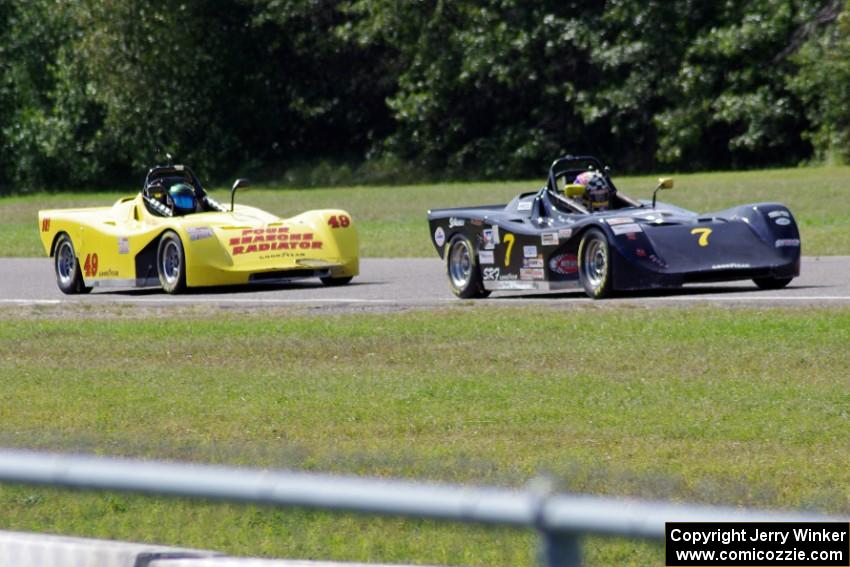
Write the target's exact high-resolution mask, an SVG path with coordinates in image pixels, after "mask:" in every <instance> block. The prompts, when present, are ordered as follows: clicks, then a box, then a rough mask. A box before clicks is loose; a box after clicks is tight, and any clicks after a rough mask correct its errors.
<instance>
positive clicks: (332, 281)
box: [319, 276, 354, 286]
mask: <svg viewBox="0 0 850 567" xmlns="http://www.w3.org/2000/svg"><path fill="white" fill-rule="evenodd" d="M353 277H354V276H345V277H343V278H334V277H331V276H328V277H326V278H319V279H320V280H322V283H323V284H325V285H327V286H337V285H345V284H347V283H349V282H350V281H351V279H352V278H353Z"/></svg>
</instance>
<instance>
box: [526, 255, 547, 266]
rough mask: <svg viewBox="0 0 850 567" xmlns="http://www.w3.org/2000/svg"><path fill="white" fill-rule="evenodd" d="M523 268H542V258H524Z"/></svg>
mask: <svg viewBox="0 0 850 567" xmlns="http://www.w3.org/2000/svg"><path fill="white" fill-rule="evenodd" d="M522 267H523V268H542V267H543V256H537V258H525V259H523V261H522Z"/></svg>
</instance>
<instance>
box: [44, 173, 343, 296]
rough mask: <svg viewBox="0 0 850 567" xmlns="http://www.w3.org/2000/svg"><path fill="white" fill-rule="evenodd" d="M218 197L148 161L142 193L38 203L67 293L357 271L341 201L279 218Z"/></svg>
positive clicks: (327, 279) (331, 278)
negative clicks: (93, 203)
mask: <svg viewBox="0 0 850 567" xmlns="http://www.w3.org/2000/svg"><path fill="white" fill-rule="evenodd" d="M246 185H247V181H246V180H244V179H239V180H237V181H236V182H235V183H234V184H233V188H232V189H231V192H230V195H231V197H230V206H229V207H225V206H222V205H221V204H219V203H217V202H216V201H215V200H214V199H213V198H212V197H210V196H209V195H208V194H207V192H206V191H205V190H204V188H203V187H202V185H201V183H200V181H198V178H197V176H196V175H195V174H194V172H192V170H191V169H190V168H189V167H187V166H183V165H162V166H156V167H153V168H151V169H150V171H148V174H147V176H146V178H145V183H144V186H143V188H142V191H141V193H139V194H138V195H136V196H135V197H125V198H123V199H119V200H118V201H117V202H116V203H115V204H114V205H112V206H111V207H96V208H85V209H54V210H44V211H39V213H38V224H39V230H40V231H41V233H40V234H41V242H42V244H43V245H44V250H45V252H46V253H47V254H48V255H49V256H51V257H52V258H53V259H54V267H55V269H56V282H57V284H58V285H59V289H61V290H62V291H63V292H64V293H69V294H73V293H88V292H90V291H91V290H92V288H94V287H101V286H115V287H153V286H161V287H162V289H164V290H165V291H166V292H168V293H178V292H181V291H183V290H185V289H186V288H189V287H202V286H222V285H238V284H247V283H251V282H285V281H290V280H295V279H302V278H313V277H317V278H319V279H320V280H321V281H322V282H323V283H324V284H326V285H342V284H346V283H348V282H350V281H351V278H353V277H354V276H356V275H357V274H358V272H359V255H358V242H357V231H356V229H355V227H354V222H353V221H352V219H351V215H349V214H348V213H347V212H345V211H342V210H338V209H325V210H315V211H307V212H305V213H302V214H300V215H297V216H294V217H292V218H288V219H281V218H279V217H276V216H275V215H272V214H270V213H267V212H265V211H262V210H260V209H257V208H254V207H248V206H244V205H234V199H235V195H236V191H237V189H239V188H240V187H245V186H246Z"/></svg>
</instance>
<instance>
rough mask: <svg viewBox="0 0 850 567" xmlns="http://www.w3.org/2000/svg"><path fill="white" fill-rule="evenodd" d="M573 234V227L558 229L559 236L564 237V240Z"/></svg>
mask: <svg viewBox="0 0 850 567" xmlns="http://www.w3.org/2000/svg"><path fill="white" fill-rule="evenodd" d="M572 235H573V229H571V228H562V229H560V230H558V238H562V239H564V240H566V239H568V238H569V237H571V236H572Z"/></svg>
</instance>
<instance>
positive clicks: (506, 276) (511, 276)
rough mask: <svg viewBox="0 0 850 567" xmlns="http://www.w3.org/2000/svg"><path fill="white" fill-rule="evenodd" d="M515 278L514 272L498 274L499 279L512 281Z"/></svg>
mask: <svg viewBox="0 0 850 567" xmlns="http://www.w3.org/2000/svg"><path fill="white" fill-rule="evenodd" d="M516 279H517V275H516V274H499V281H502V282H504V281H514V280H516Z"/></svg>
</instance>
